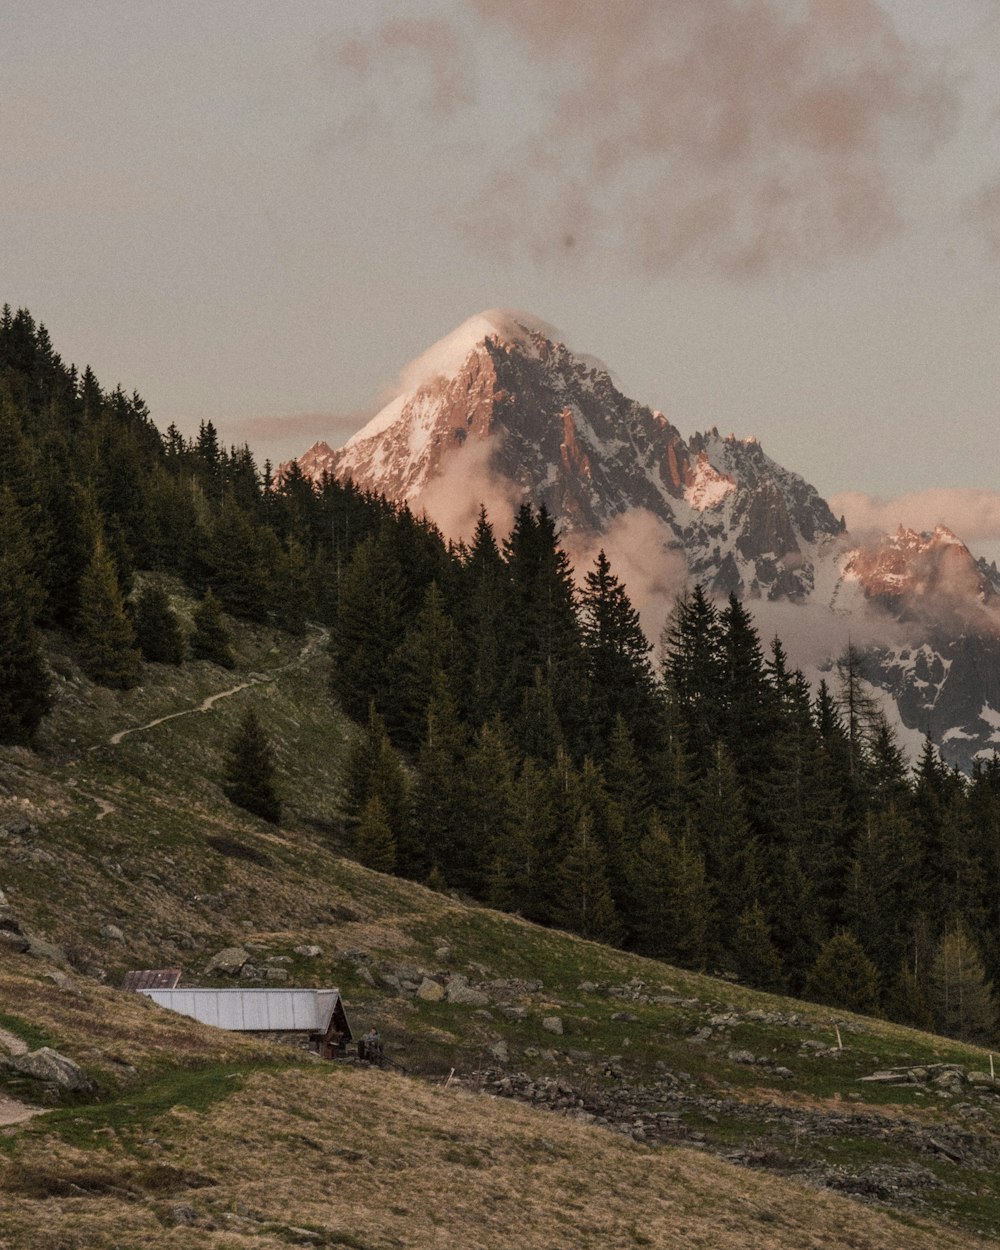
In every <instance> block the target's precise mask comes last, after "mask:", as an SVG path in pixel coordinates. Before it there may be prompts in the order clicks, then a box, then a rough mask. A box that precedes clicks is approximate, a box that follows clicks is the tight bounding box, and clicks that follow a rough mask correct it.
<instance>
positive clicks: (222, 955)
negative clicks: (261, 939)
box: [205, 946, 250, 977]
mask: <svg viewBox="0 0 1000 1250" xmlns="http://www.w3.org/2000/svg"><path fill="white" fill-rule="evenodd" d="M249 958H250V953H249V951H246V950H244V949H243V947H242V946H227V947H226V948H225V950H221V951H219V952H218V953H217V954H215V955H213V956H212V958H211V959H210V960H209V961H208V963H207V964H206V965H205V973H206V975H211V973H213V972H221V973H222V974H223V976H227V977H235V976H239V974H240V972H241V971H242V969H243V965H244V964H245V963H246V962H247V960H248V959H249Z"/></svg>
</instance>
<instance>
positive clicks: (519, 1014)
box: [500, 1007, 528, 1020]
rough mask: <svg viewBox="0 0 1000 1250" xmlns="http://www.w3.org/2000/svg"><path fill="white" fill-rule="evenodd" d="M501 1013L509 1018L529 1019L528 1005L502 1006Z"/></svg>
mask: <svg viewBox="0 0 1000 1250" xmlns="http://www.w3.org/2000/svg"><path fill="white" fill-rule="evenodd" d="M500 1014H501V1015H502V1016H505V1017H506V1018H507V1019H508V1020H527V1018H528V1009H527V1007H501V1008H500Z"/></svg>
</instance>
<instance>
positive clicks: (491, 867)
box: [462, 715, 523, 906]
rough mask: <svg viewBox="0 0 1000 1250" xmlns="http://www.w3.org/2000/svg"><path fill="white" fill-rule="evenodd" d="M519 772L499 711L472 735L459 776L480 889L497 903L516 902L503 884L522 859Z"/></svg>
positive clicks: (507, 904) (508, 735) (515, 756)
mask: <svg viewBox="0 0 1000 1250" xmlns="http://www.w3.org/2000/svg"><path fill="white" fill-rule="evenodd" d="M517 771H518V752H517V748H516V747H515V746H514V743H513V741H512V740H511V736H510V732H509V730H508V729H507V726H506V725H505V724H504V722H503V719H502V718H501V717H500V716H499V715H497V716H495V717H494V718H493V719H492V720H491V721H490V722H489V724H486V725H483V726H482V727H481V728H480V730H479V732H478V733H477V734H476V736H475V739H474V741H473V743H472V747H471V749H470V750H469V752H468V755H467V757H466V762H465V769H464V773H463V776H462V782H463V789H464V791H465V794H464V800H463V806H464V809H465V819H466V822H467V825H468V831H469V840H470V842H471V843H472V845H474V846H477V847H478V848H479V853H478V858H479V859H480V860H481V863H482V865H483V866H484V867H485V879H481V881H480V884H479V887H478V888H479V889H480V890H484V891H485V894H486V896H488V897H490V899H491V901H492V902H493V904H494V905H495V906H514V905H516V904H515V902H514V893H513V891H512V890H505V889H504V888H503V887H502V882H503V881H504V880H505V879H506V880H508V881H511V882H512V880H513V877H514V875H515V874H516V871H517V865H518V861H519V860H520V859H522V858H523V855H522V854H521V848H520V847H519V840H520V830H519V828H518V812H517ZM501 898H503V899H504V900H505V901H501Z"/></svg>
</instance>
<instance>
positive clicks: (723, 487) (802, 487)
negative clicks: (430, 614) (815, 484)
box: [279, 314, 840, 599]
mask: <svg viewBox="0 0 1000 1250" xmlns="http://www.w3.org/2000/svg"><path fill="white" fill-rule="evenodd" d="M491 317H492V318H493V321H494V322H495V323H496V325H495V326H494V325H492V324H491V322H490V318H491ZM467 326H468V327H469V331H468V334H467V336H466V337H467V339H468V342H467V347H468V350H467V352H466V353H465V355H464V357H462V359H461V361H460V363H458V364H456V363H455V361H456V360H457V359H458V356H459V355H461V350H458V351H457V352H453V353H452V355H451V359H450V361H449V362H448V372H446V373H442V374H439V375H437V376H433V377H431V378H429V379H428V380H427V381H426V382H425V383H424V384H423V385H421V386H419V387H418V388H417V389H416V390H415V391H414V392H413V393H412V394H409V395H406V396H403V397H400V398H399V399H397V400H394V401H393V403H392V404H390V405H389V406H388V408H386V409H385V410H383V412H381V413H380V414H379V415H378V416H377V417H375V418H374V420H373V421H371V422H370V423H369V425H367V426H366V427H365V428H364V429H363V430H361V431H360V432H359V433H358V434H356V435H355V436H354V438H352V439H351V440H350V442H348V443H347V445H346V446H345V447H343V448H341V449H340V450H339V451H332V450H331V449H330V448H329V447H328V446H327V445H326V444H323V443H318V444H316V445H315V446H314V447H312V448H310V450H309V451H308V452H306V454H305V455H304V456H303V457H302V458H301V459H300V460H299V462H298V463H299V466H300V467H301V469H302V471H303V473H304V474H306V475H307V476H310V477H312V478H313V479H314V480H317V479H318V478H319V477H320V476H321V475H322V473H324V472H327V473H332V474H333V475H334V476H337V477H339V478H351V479H353V481H354V482H355V483H356V484H357V485H358V486H360V487H362V488H364V489H368V490H375V491H381V492H382V493H384V494H386V495H388V496H390V497H391V498H394V499H401V500H404V499H405V500H408V501H410V502H413V503H416V504H417V505H418V506H419V505H420V504H421V503H422V501H423V500H424V499H425V497H426V496H427V493H428V491H432V490H433V489H434V486H435V484H436V483H441V482H442V481H447V482H448V484H449V488H452V486H453V488H454V489H453V492H452V493H458V494H461V493H462V492H465V494H466V496H467V500H466V502H467V504H468V509H467V515H468V517H469V518H474V516H475V512H476V510H477V508H478V505H479V503H480V501H481V500H482V499H484V498H492V499H495V498H497V496H498V494H499V495H500V496H501V497H503V498H504V499H505V500H506V501H507V502H508V504H509V505H510V506H511V507H516V506H517V505H519V504H520V503H522V502H525V501H530V502H531V503H533V504H534V505H535V506H539V505H541V504H544V505H545V507H546V508H547V509H548V510H549V512H551V513H552V515H553V516H554V517H555V518H556V520H557V521H558V523H559V525H560V527H561V529H562V531H563V535H564V540H565V541H566V544H567V546H568V547H569V548H570V549H571V550H572V548H573V547H574V546H575V545H580V544H585V543H586V542H587V541H588V540H592V539H593V538H594V537H595V536H597V535H600V534H602V533H604V532H605V531H606V530H607V529H608V527H609V526H610V525H611V524H612V523H613V522H614V520H615V519H616V518H618V517H621V516H623V515H624V514H626V513H630V512H632V511H634V510H635V509H642V510H643V511H644V512H646V513H648V514H650V515H651V516H652V517H654V518H656V521H658V522H659V523H660V535H661V542H662V545H663V548H664V549H665V550H667V549H671V550H674V551H676V552H682V553H683V555H684V556H685V558H686V559H687V563H688V567H689V568H690V570H691V573H692V575H694V576H696V577H698V578H702V579H704V580H705V581H707V582H709V583H710V584H712V586H713V588H714V589H716V590H718V591H720V592H723V593H728V592H729V591H730V590H734V591H736V592H737V593H741V594H742V593H746V594H764V595H770V596H771V597H783V598H791V599H800V598H803V597H805V596H806V595H808V594H809V593H810V591H811V590H812V586H813V564H814V561H815V558H816V551H815V548H817V547H819V548H820V549H822V550H824V551H825V550H826V548H828V547H831V546H833V545H836V541H837V538H838V536H839V534H840V526H839V523H838V522H837V520H836V518H835V517H834V516H833V514H832V513H831V511H830V509H829V507H828V506H827V505H826V503H824V501H823V500H822V499H821V498H820V497H819V495H818V494H817V493H816V491H815V490H814V489H813V488H812V487H811V486H809V485H808V483H806V482H805V481H804V480H803V479H802V478H800V477H798V476H797V475H796V474H794V473H789V472H788V471H787V470H785V469H782V468H781V466H780V465H778V464H776V463H775V462H774V461H773V460H771V459H770V458H769V457H768V456H766V455H765V454H764V452H763V450H762V449H761V447H760V446H759V445H758V444H757V443H756V442H755V441H754V440H748V441H739V440H737V439H736V438H734V437H732V436H730V437H729V438H720V436H719V434H718V431H716V430H712V431H710V432H708V433H705V434H700V435H695V437H694V438H692V439H691V441H690V443H687V442H685V440H684V439H683V438H682V436H681V434H680V433H679V432H678V430H677V429H676V428H675V427H674V426H673V425H671V424H670V422H669V421H668V420H667V419H666V417H664V415H663V414H662V413H660V412H653V411H651V410H650V409H649V408H647V407H645V406H644V405H642V404H639V403H637V402H636V401H635V400H632V399H629V398H627V397H626V396H625V395H623V394H622V393H621V391H619V390H618V389H617V387H616V386H615V385H614V383H613V382H612V380H611V378H610V376H609V374H608V373H607V371H606V370H605V369H604V368H603V367H602V366H599V365H597V364H595V363H594V362H593V361H591V360H588V359H586V358H583V357H580V356H576V355H574V354H573V353H572V352H570V351H569V350H567V348H566V347H565V346H564V345H563V344H562V343H558V342H554V341H552V339H551V338H549V337H547V336H546V334H545V333H542V332H541V331H539V330H536V329H533V328H532V326H531V324H530V323H529V322H525V323H521V322H516V321H514V322H511V321H510V320H509V319H506V320H505V319H503V318H501V317H500V316H499V315H493V314H483V316H481V317H479V318H473V320H472V322H470V323H467ZM476 332H481V337H479V338H478V339H474V337H473V336H474V334H475V333H476ZM463 334H465V327H462V328H460V329H459V330H458V331H456V332H455V335H453V336H451V338H452V339H454V340H456V343H457V344H459V347H461V341H462V338H463ZM448 341H450V340H446V342H448ZM280 473H281V470H279V476H280ZM432 514H433V509H432Z"/></svg>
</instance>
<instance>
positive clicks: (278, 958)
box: [265, 955, 292, 967]
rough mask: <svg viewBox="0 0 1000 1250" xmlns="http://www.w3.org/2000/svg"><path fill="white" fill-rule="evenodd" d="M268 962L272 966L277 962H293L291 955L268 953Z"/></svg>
mask: <svg viewBox="0 0 1000 1250" xmlns="http://www.w3.org/2000/svg"><path fill="white" fill-rule="evenodd" d="M265 962H266V963H268V964H270V965H271V966H272V967H273V966H275V965H277V964H290V963H291V962H292V957H291V955H268V957H267V960H266V961H265Z"/></svg>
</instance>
